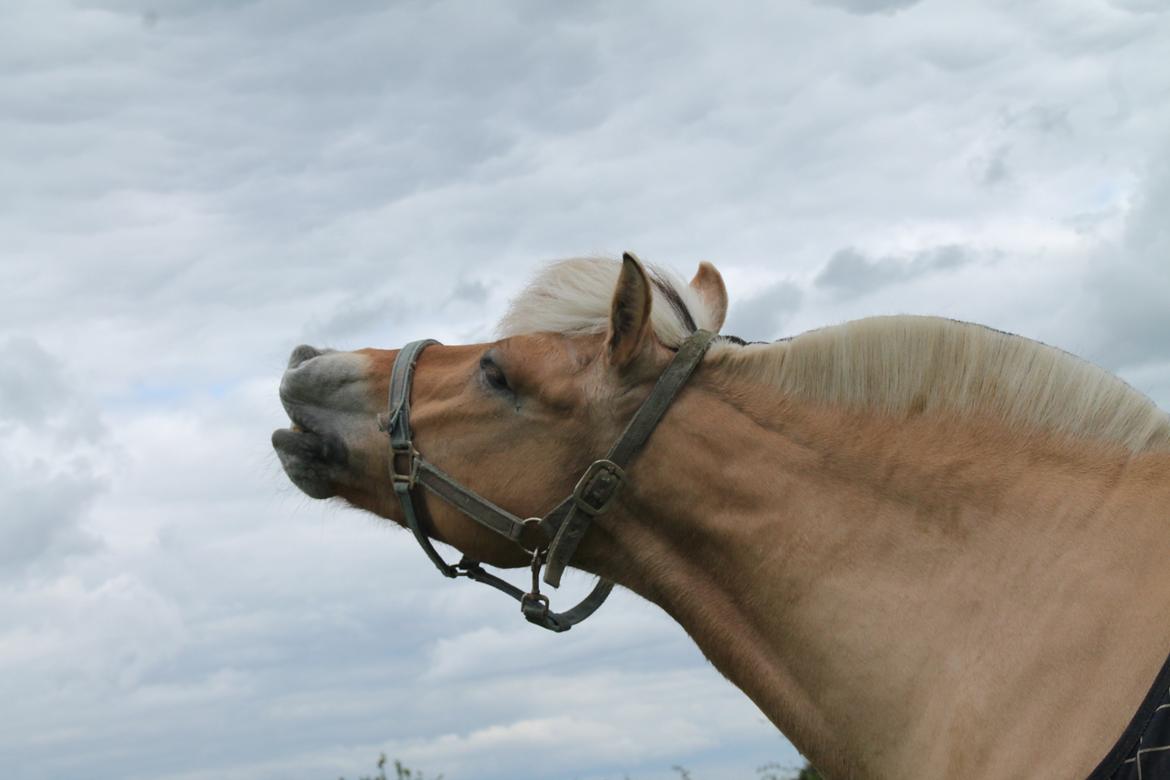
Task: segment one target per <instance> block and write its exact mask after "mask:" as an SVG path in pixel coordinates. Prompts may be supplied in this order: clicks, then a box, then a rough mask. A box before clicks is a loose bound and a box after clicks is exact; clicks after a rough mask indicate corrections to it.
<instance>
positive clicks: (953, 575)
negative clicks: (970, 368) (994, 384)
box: [583, 376, 1170, 778]
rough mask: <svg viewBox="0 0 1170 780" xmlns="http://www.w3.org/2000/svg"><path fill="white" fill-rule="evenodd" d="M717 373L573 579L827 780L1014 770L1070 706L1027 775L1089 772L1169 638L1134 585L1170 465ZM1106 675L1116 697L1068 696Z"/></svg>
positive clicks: (669, 429)
mask: <svg viewBox="0 0 1170 780" xmlns="http://www.w3.org/2000/svg"><path fill="white" fill-rule="evenodd" d="M717 379H718V378H717V377H714V378H713V377H709V376H708V377H702V378H700V379H699V380H698V381H696V382H695V384H694V385H693V387H692V388H690V389H688V391H687V392H686V393H685V394H684V395H683V396H682V397H681V398H680V399H679V401H678V403H677V404H676V408H674V409H672V411H671V414H670V416H669V418H668V420H667V421H666V422H664V423H663V425H662V426H661V427H660V428H659V430H658V431H656V432H655V434H654V438H653V440H652V441H651V443H650V446H649V447H648V448H647V450H646V451H645V452H644V453H643V455H642V456H641V457H640V459H639V460H638V462H637V463H636V464H635V465H634V467H633V471H632V473H631V481H630V483H631V484H630V489H629V493H628V495H627V496H626V497H625V500H626V507H627V508H628V509H629V511H628V512H623V513H622V514H621V516H618V517H615V518H613V519H612V520H610V521H604V520H603V521H602V522H601V523H600V524H599V525H598V527H597V528H596V529H595V532H594V533H593V537H594V542H593V544H592V545H589V548H590V549H588V550H587V551H586V557H585V559H583V561H584V562H585V563H586V566H587V567H588V568H593V569H596V570H598V571H599V572H600V573H603V574H605V575H606V576H609V577H611V578H613V579H615V580H616V581H618V582H619V583H621V584H623V585H626V586H627V587H629V588H631V589H632V590H634V591H636V592H638V593H640V594H641V595H643V596H644V597H646V598H648V599H650V600H651V601H654V602H656V603H658V604H659V605H660V606H662V607H663V608H664V609H665V610H666V611H667V612H668V613H669V614H671V615H672V616H673V617H674V618H675V619H676V620H678V621H679V622H680V623H681V624H682V625H683V627H684V628H685V629H686V630H687V632H688V633H689V634H690V635H691V636H692V637H693V638H694V639H695V640H696V642H697V643H698V644H699V646H700V647H701V648H702V650H703V651H704V653H705V654H706V655H707V657H708V658H709V659H710V660H711V661H712V662H713V663H714V664H715V666H716V667H717V668H719V670H720V671H721V672H723V673H724V674H725V675H726V676H727V677H728V678H730V679H731V680H732V681H733V682H734V683H736V684H737V685H738V686H739V687H740V688H742V689H743V690H744V691H745V692H746V693H747V694H748V695H749V696H750V697H751V698H752V699H753V701H755V703H756V704H757V705H758V706H759V707H760V708H761V710H763V712H764V713H765V714H766V715H767V716H768V717H769V718H770V719H771V720H772V721H773V722H774V723H775V724H776V725H777V726H778V727H779V728H780V729H781V730H782V731H783V732H784V733H785V734H786V735H787V736H788V737H789V738H790V739H791V740H792V741H793V742H794V743H795V744H796V746H797V747H798V748H799V749H800V750H801V751H802V752H804V753H805V755H807V756H809V757H810V758H811V759H812V760H813V762H814V763H815V764H817V765H818V766H820V767H822V769H824V770H828V772H829V774H830V775H831V776H849V777H871V776H872V777H890V776H904V777H940V776H963V777H972V778H975V777H980V776H988V777H990V776H995V773H996V772H999V773H1000V774H999V776H1002V775H1003V770H1004V769H1005V767H1004V766H1001V765H999V764H997V763H996V762H997V761H998V762H1008V763H1007V764H1006V772H1007V773H1008V774H1013V773H1018V772H1019V771H1020V769H1021V766H1020V763H1022V762H1023V763H1026V762H1027V761H1039V760H1041V759H1040V758H1039V757H1037V756H1036V755H1035V753H1036V752H1037V751H1040V752H1045V753H1050V752H1051V749H1050V747H1049V748H1046V747H1045V746H1046V745H1049V746H1050V745H1051V737H1050V735H1049V734H1045V733H1044V732H1043V729H1045V728H1047V729H1049V730H1050V728H1051V726H1050V719H1051V714H1052V713H1051V710H1048V709H1047V708H1050V707H1051V708H1057V709H1059V708H1061V707H1069V706H1071V707H1072V708H1073V709H1074V710H1077V711H1078V713H1079V714H1074V715H1073V716H1071V718H1072V719H1073V720H1075V721H1077V722H1078V723H1080V722H1081V721H1083V723H1082V724H1081V725H1082V726H1083V728H1084V729H1085V730H1086V733H1085V734H1084V735H1083V736H1082V738H1081V739H1080V740H1079V743H1078V745H1077V746H1076V747H1075V748H1073V749H1070V750H1068V751H1067V755H1066V756H1065V757H1064V758H1062V759H1059V760H1061V761H1064V762H1065V766H1063V767H1061V766H1056V767H1054V766H1053V764H1052V763H1051V759H1050V758H1049V759H1048V763H1047V764H1045V765H1044V766H1043V767H1042V768H1041V769H1040V771H1039V774H1050V775H1052V776H1066V772H1065V771H1063V770H1067V776H1074V775H1076V774H1077V773H1078V772H1080V773H1081V774H1082V775H1083V774H1087V773H1088V772H1089V770H1090V769H1091V768H1092V766H1093V765H1094V764H1095V763H1096V761H1097V760H1098V759H1099V758H1100V757H1101V756H1102V755H1104V753H1105V752H1106V751H1107V750H1108V749H1109V747H1110V746H1111V744H1112V740H1113V739H1115V738H1116V737H1117V735H1118V734H1119V733H1120V731H1121V728H1122V727H1123V726H1124V723H1125V721H1126V719H1127V718H1128V717H1129V715H1130V714H1131V713H1132V711H1133V708H1134V707H1136V705H1137V702H1138V701H1139V700H1140V698H1141V696H1142V695H1143V694H1144V692H1145V689H1146V687H1147V686H1148V685H1149V684H1150V681H1151V680H1152V679H1153V676H1154V673H1155V672H1156V670H1157V668H1158V666H1159V665H1160V664H1161V662H1162V660H1164V658H1165V653H1166V651H1167V649H1170V626H1167V627H1166V628H1162V627H1161V625H1160V623H1162V622H1165V621H1156V618H1157V616H1158V615H1159V614H1163V613H1164V610H1165V608H1166V605H1167V604H1170V581H1168V580H1167V578H1166V577H1165V576H1164V575H1158V577H1157V578H1156V579H1151V578H1150V576H1149V575H1147V574H1146V573H1148V572H1152V571H1159V570H1161V569H1163V568H1164V566H1163V565H1162V561H1164V560H1165V556H1166V555H1167V554H1170V549H1168V548H1167V542H1166V537H1167V536H1170V534H1166V533H1164V532H1163V531H1164V521H1161V520H1160V519H1159V518H1155V517H1154V514H1155V512H1153V511H1152V509H1153V508H1154V507H1157V506H1159V505H1162V506H1165V505H1167V504H1168V503H1170V495H1167V486H1168V485H1170V479H1167V476H1168V475H1170V468H1168V467H1167V459H1166V458H1165V457H1162V458H1161V459H1160V460H1157V459H1155V460H1153V461H1149V460H1147V461H1142V462H1141V465H1140V466H1138V465H1135V464H1138V463H1139V462H1138V461H1136V460H1134V459H1132V458H1130V457H1129V456H1128V455H1126V454H1125V453H1122V452H1120V451H1118V450H1117V449H1115V448H1112V449H1111V448H1100V450H1099V451H1095V452H1093V453H1091V454H1088V455H1086V454H1084V453H1083V452H1076V451H1072V450H1070V449H1069V448H1068V446H1067V444H1066V445H1063V446H1061V445H1059V444H1058V443H1055V442H1051V441H1049V442H1043V441H1038V440H1034V441H1031V442H1028V443H1025V442H1024V441H1023V440H1022V439H1020V438H1019V437H1018V436H1014V435H1013V434H1012V433H1011V432H1010V431H1009V430H1008V429H1007V428H1006V427H1004V426H1001V425H998V424H996V423H994V421H981V422H970V421H968V422H964V421H961V420H955V419H952V420H943V419H941V418H937V417H936V418H934V419H928V418H926V417H925V416H923V417H920V418H919V419H915V420H912V421H903V422H899V423H894V422H891V421H888V420H882V419H878V418H876V417H871V418H869V419H867V418H866V417H864V416H863V415H858V414H856V413H849V412H845V411H842V410H832V409H824V408H819V409H818V408H814V407H812V406H809V405H802V404H797V403H794V402H790V401H786V400H785V399H782V398H776V397H774V396H772V395H771V394H770V393H769V392H768V391H761V390H759V389H752V388H744V387H735V386H729V385H728V384H727V383H726V382H719V381H717ZM1085 449H1086V450H1088V449H1092V448H1089V447H1086V448H1085ZM1156 492H1160V493H1161V495H1160V496H1159V495H1152V494H1153V493H1156ZM1159 502H1161V504H1159ZM1123 519H1124V522H1125V525H1124V526H1119V525H1118V523H1120V522H1122V521H1123ZM590 564H592V565H590ZM1140 588H1146V589H1147V592H1146V595H1145V596H1144V597H1143V599H1133V598H1132V596H1133V595H1134V593H1135V592H1136V590H1138V589H1140ZM1151 590H1152V591H1153V593H1150V591H1151ZM1143 605H1144V606H1143ZM1143 621H1145V623H1146V627H1141V628H1139V629H1137V630H1136V631H1135V630H1134V629H1133V628H1132V626H1141V624H1142V622H1143ZM1151 621H1156V622H1158V623H1159V625H1157V626H1156V627H1155V629H1154V630H1153V636H1151V633H1150V629H1149V628H1148V625H1149V623H1150V622H1151ZM1106 640H1108V641H1106ZM1114 666H1116V667H1118V669H1117V670H1114V669H1113V667H1114ZM1102 675H1108V679H1109V680H1110V681H1111V684H1112V685H1113V686H1114V687H1115V688H1116V690H1117V692H1118V694H1119V695H1118V696H1117V697H1116V702H1114V703H1106V704H1104V705H1103V706H1099V707H1092V708H1085V707H1083V706H1079V707H1078V706H1073V705H1074V702H1077V701H1079V697H1080V696H1081V695H1082V694H1083V687H1084V681H1085V680H1086V679H1093V678H1094V676H1097V677H1098V678H1100V677H1101V676H1102ZM1085 709H1093V710H1094V711H1093V712H1092V713H1083V712H1079V711H1080V710H1085ZM1009 711H1010V712H1013V713H1014V717H1013V718H1011V719H1009V718H1006V717H1004V713H1005V712H1009ZM1064 719H1065V720H1066V721H1067V720H1068V719H1069V717H1064ZM1078 719H1079V720H1078ZM1033 721H1034V723H1033ZM1033 727H1034V729H1035V733H1033V732H1032V731H1030V730H1029V729H1030V728H1033ZM1017 743H1018V745H1017V747H1015V748H1014V749H1013V748H1012V747H1011V746H1012V745H1013V744H1017ZM993 746H994V748H995V749H994V750H993V749H992V747H993ZM1029 751H1031V752H1029ZM1025 754H1026V755H1025Z"/></svg>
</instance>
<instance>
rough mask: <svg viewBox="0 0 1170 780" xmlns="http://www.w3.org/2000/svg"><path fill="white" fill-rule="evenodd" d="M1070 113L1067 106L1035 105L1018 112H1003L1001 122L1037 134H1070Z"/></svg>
mask: <svg viewBox="0 0 1170 780" xmlns="http://www.w3.org/2000/svg"><path fill="white" fill-rule="evenodd" d="M1070 111H1071V108H1070V107H1069V106H1067V105H1057V104H1053V103H1037V104H1035V105H1032V106H1029V107H1028V108H1025V109H1023V110H1020V111H1007V112H1005V113H1004V118H1003V121H1004V125H1006V126H1007V127H1013V126H1022V127H1026V128H1028V129H1031V130H1035V131H1036V132H1039V133H1045V134H1047V133H1066V134H1067V133H1071V132H1072V122H1071V121H1070V120H1069V113H1070Z"/></svg>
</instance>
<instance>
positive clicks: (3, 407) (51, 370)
mask: <svg viewBox="0 0 1170 780" xmlns="http://www.w3.org/2000/svg"><path fill="white" fill-rule="evenodd" d="M73 396H74V393H73V392H72V390H71V388H70V387H69V384H68V382H67V381H66V379H65V371H64V367H63V366H62V365H61V363H60V361H58V360H56V359H54V358H53V357H52V356H51V355H49V353H47V352H45V350H44V349H43V348H42V347H41V345H40V344H38V343H37V342H36V341H34V340H33V339H30V338H27V337H19V336H14V337H11V338H9V339H7V340H5V341H2V342H0V422H4V421H9V422H16V423H20V424H23V425H28V426H32V427H37V428H39V427H42V426H43V425H44V424H45V423H46V422H47V420H48V419H49V418H50V417H52V416H54V415H58V414H60V413H61V407H62V406H64V405H65V404H67V403H69V402H70V401H71V400H72V398H73Z"/></svg>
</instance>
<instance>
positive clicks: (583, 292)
mask: <svg viewBox="0 0 1170 780" xmlns="http://www.w3.org/2000/svg"><path fill="white" fill-rule="evenodd" d="M621 268H622V264H621V261H620V260H615V259H612V258H601V257H585V258H574V259H571V260H561V261H560V262H556V263H552V264H550V265H548V266H547V267H545V268H544V269H543V270H541V272H540V273H538V274H537V275H536V277H535V278H534V279H533V280H532V281H531V282H530V283H529V284H528V286H527V287H525V288H524V289H523V290H522V291H521V292H520V294H519V295H517V296H516V298H515V299H514V300H513V301H512V304H511V306H509V307H508V312H507V314H505V315H504V318H503V319H502V320H501V321H500V324H499V326H498V328H497V331H498V332H499V335H500V336H501V337H505V338H506V337H508V336H517V335H520V334H523V333H542V332H553V333H564V334H569V335H572V334H590V333H604V332H605V331H606V329H607V328H608V327H609V315H610V307H611V304H612V302H613V293H614V289H615V288H616V286H617V280H618V274H619V273H620V272H621ZM646 271H647V273H648V274H649V276H650V281H651V283H652V284H651V295H652V299H653V300H652V302H651V306H650V325H651V327H652V328H653V329H654V333H655V335H656V336H657V337H658V339H659V341H661V342H662V343H663V344H665V345H666V346H668V347H678V346H679V345H680V344H682V342H683V341H685V340H686V338H687V336H689V335H690V334H691V333H693V332H694V331H695V329H696V328H706V329H712V324H713V322H714V318H713V317H712V316H711V312H710V311H709V310H708V309H707V307H706V305H705V304H704V303H703V300H702V299H701V298H700V297H699V295H698V294H697V293H696V292H695V291H694V290H693V289H692V288H691V286H690V285H688V284H687V283H686V282H684V281H682V280H681V279H679V278H678V277H677V276H676V275H674V274H673V273H671V272H669V271H667V270H665V269H662V268H658V267H655V266H647V268H646Z"/></svg>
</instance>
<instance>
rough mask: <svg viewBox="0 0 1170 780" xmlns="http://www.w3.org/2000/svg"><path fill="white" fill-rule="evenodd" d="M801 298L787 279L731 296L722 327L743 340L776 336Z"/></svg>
mask: <svg viewBox="0 0 1170 780" xmlns="http://www.w3.org/2000/svg"><path fill="white" fill-rule="evenodd" d="M803 299H804V295H803V293H802V292H801V290H800V288H799V287H797V286H796V285H795V284H793V283H791V282H778V283H776V284H773V285H772V286H770V287H767V288H765V289H764V290H763V291H762V292H760V293H758V294H757V295H753V296H752V297H750V298H746V299H743V300H736V299H733V300H732V301H731V304H730V306H729V308H728V313H727V323H726V324H725V325H724V326H723V328H722V331H723V332H724V333H730V334H732V335H734V336H739V337H740V338H742V339H745V340H747V341H771V340H772V339H775V338H778V337H779V336H780V333H781V329H782V328H783V327H784V324H785V322H786V321H787V320H788V318H789V317H790V316H791V315H792V314H793V313H794V312H796V310H797V309H799V308H800V304H801V301H802V300H803Z"/></svg>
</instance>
